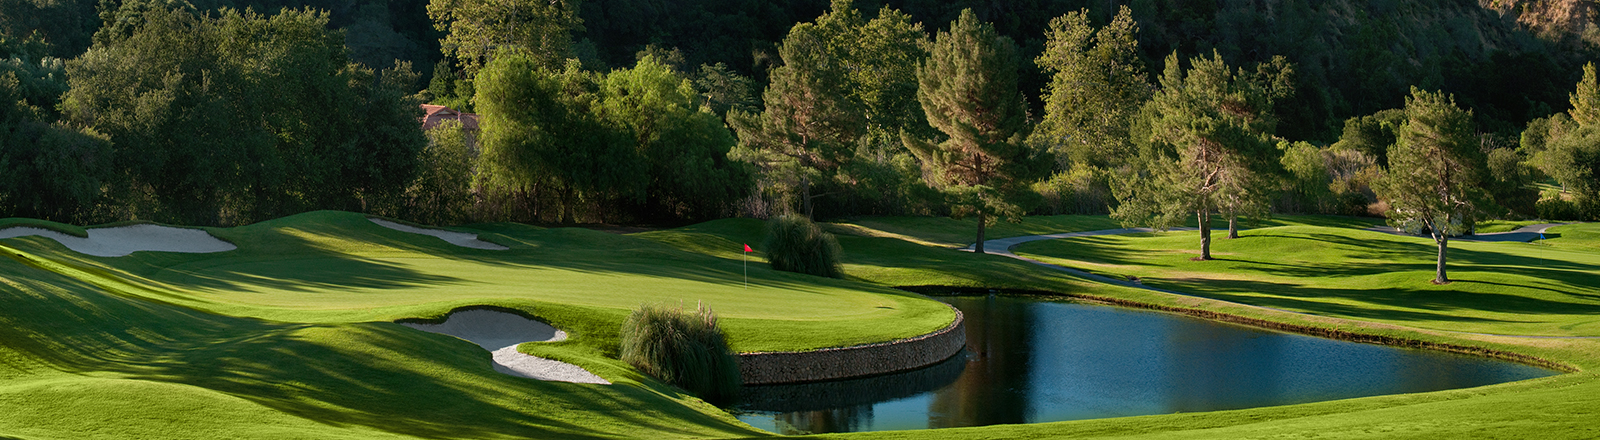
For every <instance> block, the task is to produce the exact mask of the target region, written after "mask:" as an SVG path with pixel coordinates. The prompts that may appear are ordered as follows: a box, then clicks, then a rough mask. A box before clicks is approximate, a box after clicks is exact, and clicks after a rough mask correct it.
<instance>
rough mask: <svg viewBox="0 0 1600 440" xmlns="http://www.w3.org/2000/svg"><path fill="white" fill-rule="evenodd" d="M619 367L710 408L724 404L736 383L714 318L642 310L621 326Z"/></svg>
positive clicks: (703, 313)
mask: <svg viewBox="0 0 1600 440" xmlns="http://www.w3.org/2000/svg"><path fill="white" fill-rule="evenodd" d="M622 361H623V362H627V363H629V364H631V365H633V366H634V368H638V369H639V370H640V371H643V372H645V374H649V375H651V376H653V377H655V378H657V379H660V380H661V381H663V382H666V383H669V384H672V385H676V386H678V387H679V388H683V389H684V390H687V391H689V392H691V393H694V394H695V395H698V396H700V398H701V399H705V400H706V401H708V402H711V403H722V402H729V401H731V400H732V398H733V397H734V396H735V395H736V394H737V393H738V391H739V385H740V384H741V383H742V379H741V378H740V377H739V362H738V360H737V359H736V358H735V357H734V355H733V353H732V352H731V351H729V350H728V343H727V340H726V339H725V338H724V337H723V335H722V328H721V327H718V326H717V315H716V314H715V313H712V312H711V309H709V308H706V307H705V306H704V305H700V306H699V307H698V308H697V310H696V311H695V312H692V313H686V312H684V310H683V309H682V308H681V307H679V308H668V307H657V306H650V305H644V306H640V308H639V309H638V310H634V311H633V313H632V314H629V315H628V319H627V320H626V321H623V323H622Z"/></svg>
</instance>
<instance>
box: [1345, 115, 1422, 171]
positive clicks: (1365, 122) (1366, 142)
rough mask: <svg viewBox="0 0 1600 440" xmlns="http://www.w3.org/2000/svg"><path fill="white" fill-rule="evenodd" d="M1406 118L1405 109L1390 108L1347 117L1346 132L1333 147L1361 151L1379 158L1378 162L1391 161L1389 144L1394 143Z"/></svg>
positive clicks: (1368, 155)
mask: <svg viewBox="0 0 1600 440" xmlns="http://www.w3.org/2000/svg"><path fill="white" fill-rule="evenodd" d="M1405 118H1406V113H1405V110H1402V109H1389V110H1382V111H1379V112H1377V113H1373V114H1370V115H1367V116H1357V117H1353V118H1350V119H1346V120H1345V121H1344V132H1343V134H1341V135H1340V136H1339V142H1336V143H1334V144H1333V147H1334V148H1336V149H1339V150H1346V151H1359V152H1361V154H1364V155H1366V156H1367V157H1371V158H1373V159H1374V160H1377V161H1378V163H1389V156H1388V154H1389V146H1391V145H1394V143H1395V137H1396V135H1397V133H1398V132H1399V131H1400V126H1401V125H1404V124H1405Z"/></svg>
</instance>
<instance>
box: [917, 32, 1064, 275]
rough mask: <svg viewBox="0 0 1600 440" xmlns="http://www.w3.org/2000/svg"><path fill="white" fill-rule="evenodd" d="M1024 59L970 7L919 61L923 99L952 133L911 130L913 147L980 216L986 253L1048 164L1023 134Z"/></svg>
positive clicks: (953, 196)
mask: <svg viewBox="0 0 1600 440" xmlns="http://www.w3.org/2000/svg"><path fill="white" fill-rule="evenodd" d="M1017 64H1018V59H1017V48H1016V45H1015V44H1014V43H1012V42H1011V39H1010V38H1007V37H1002V36H999V34H997V33H995V30H994V26H993V25H991V24H989V23H982V22H979V21H978V18H977V16H976V15H974V14H973V13H972V10H970V9H968V10H963V11H962V12H961V16H960V17H958V18H957V19H956V21H955V22H953V23H951V24H950V30H949V31H941V32H939V34H938V36H936V37H935V40H934V44H933V50H932V52H931V54H930V56H929V57H928V60H927V61H925V62H923V63H922V64H921V65H919V66H917V83H918V85H919V88H918V89H917V100H918V101H920V102H921V103H922V110H923V112H924V113H926V114H927V117H928V124H929V125H932V126H933V127H934V128H937V129H938V130H939V131H940V132H943V133H944V134H945V136H947V139H946V140H944V141H943V142H940V143H938V144H934V143H931V142H928V141H926V140H922V139H918V138H916V137H914V136H911V135H909V134H907V135H905V136H903V137H904V141H905V144H906V148H908V149H910V150H911V152H912V153H913V154H916V156H917V158H918V159H921V160H922V163H923V165H924V166H926V167H928V168H929V171H931V172H930V173H928V174H927V175H928V176H930V177H929V180H930V182H929V183H930V185H932V186H934V187H935V188H939V189H941V190H943V191H944V192H945V193H946V194H949V196H950V201H951V204H952V205H953V209H952V211H953V214H954V215H956V216H964V215H969V214H970V215H974V216H976V217H977V221H978V222H977V223H978V239H977V244H976V245H974V248H973V250H974V251H976V252H978V253H983V252H984V249H983V241H984V229H985V228H986V227H987V226H988V223H989V222H990V221H992V220H993V219H994V218H996V217H1006V218H1008V219H1009V218H1017V217H1019V216H1021V215H1022V213H1023V212H1024V211H1025V210H1026V207H1025V206H1022V205H1026V204H1027V203H1026V199H1027V197H1026V196H1027V195H1028V183H1031V182H1030V181H1031V180H1036V179H1037V178H1038V177H1040V175H1041V174H1043V173H1044V172H1046V171H1047V170H1048V164H1049V162H1048V160H1046V159H1045V156H1044V155H1043V154H1039V153H1040V152H1038V151H1036V150H1034V149H1032V148H1030V147H1029V146H1028V145H1027V144H1026V143H1025V142H1023V138H1024V137H1025V136H1026V131H1027V128H1028V120H1027V117H1028V115H1027V106H1026V104H1024V103H1023V98H1022V94H1021V93H1018V91H1017Z"/></svg>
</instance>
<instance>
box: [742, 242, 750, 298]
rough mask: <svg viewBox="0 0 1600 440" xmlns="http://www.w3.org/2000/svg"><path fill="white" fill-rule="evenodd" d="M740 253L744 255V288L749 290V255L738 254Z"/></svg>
mask: <svg viewBox="0 0 1600 440" xmlns="http://www.w3.org/2000/svg"><path fill="white" fill-rule="evenodd" d="M746 246H748V245H746ZM740 253H742V254H744V288H746V289H749V288H750V253H749V252H740Z"/></svg>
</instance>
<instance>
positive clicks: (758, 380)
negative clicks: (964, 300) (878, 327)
mask: <svg viewBox="0 0 1600 440" xmlns="http://www.w3.org/2000/svg"><path fill="white" fill-rule="evenodd" d="M951 309H952V310H955V312H956V319H955V321H954V322H951V323H950V325H949V326H947V327H945V328H944V329H941V330H939V331H936V332H933V333H929V334H926V335H922V336H918V337H915V338H908V339H901V340H898V341H890V342H883V343H877V344H869V345H858V346H854V347H843V348H829V349H823V350H816V351H798V352H770V353H743V354H740V355H739V373H740V376H742V377H743V378H744V384H745V385H769V384H780V383H800V382H817V381H824V380H834V379H845V378H851V377H861V376H872V375H878V374H887V373H894V372H899V371H906V370H912V369H917V368H921V367H925V366H928V365H933V364H935V363H938V362H939V361H942V360H945V359H949V358H950V357H951V356H954V355H955V354H956V353H960V352H961V350H962V348H964V347H966V344H967V330H966V326H965V324H964V322H965V319H964V317H962V315H961V310H958V309H955V308H954V307H951Z"/></svg>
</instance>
